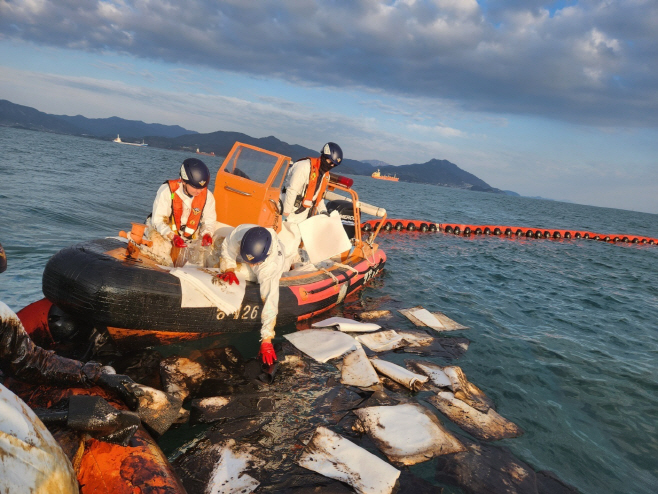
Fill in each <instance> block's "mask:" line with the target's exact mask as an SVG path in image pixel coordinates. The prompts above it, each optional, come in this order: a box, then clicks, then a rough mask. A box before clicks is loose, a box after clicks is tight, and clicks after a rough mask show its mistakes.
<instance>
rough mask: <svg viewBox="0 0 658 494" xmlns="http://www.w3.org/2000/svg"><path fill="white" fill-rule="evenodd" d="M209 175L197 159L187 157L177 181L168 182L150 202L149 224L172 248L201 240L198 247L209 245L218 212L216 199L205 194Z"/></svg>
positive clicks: (206, 168) (201, 162)
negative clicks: (197, 239)
mask: <svg viewBox="0 0 658 494" xmlns="http://www.w3.org/2000/svg"><path fill="white" fill-rule="evenodd" d="M209 182H210V172H209V171H208V167H207V166H206V164H205V163H204V162H203V161H201V160H200V159H197V158H188V159H186V160H185V161H183V164H182V165H181V167H180V177H179V178H178V180H169V181H167V182H165V183H164V184H162V185H161V186H160V188H159V189H158V192H157V194H156V196H155V201H154V202H153V210H152V213H151V225H152V226H153V228H155V230H157V232H158V233H159V234H160V235H162V236H163V237H164V238H165V239H167V240H169V241H171V243H172V244H173V245H174V246H175V247H186V246H187V243H186V242H187V241H189V240H192V239H196V238H201V245H202V246H204V247H206V246H208V245H211V244H212V234H213V233H214V232H215V228H216V223H217V212H216V211H215V198H214V197H213V195H212V194H209V193H208V183H209Z"/></svg>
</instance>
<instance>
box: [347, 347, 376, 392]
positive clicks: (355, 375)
mask: <svg viewBox="0 0 658 494" xmlns="http://www.w3.org/2000/svg"><path fill="white" fill-rule="evenodd" d="M340 382H341V383H343V384H345V385H346V386H358V387H362V388H366V387H368V386H374V385H375V384H379V377H378V376H377V372H376V371H375V369H374V367H373V366H372V364H371V363H370V360H369V359H368V357H367V356H366V353H365V352H364V351H363V347H361V345H359V347H358V348H357V349H356V350H354V351H353V352H352V353H349V354H347V355H345V357H343V365H342V367H341V377H340Z"/></svg>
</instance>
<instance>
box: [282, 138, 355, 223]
mask: <svg viewBox="0 0 658 494" xmlns="http://www.w3.org/2000/svg"><path fill="white" fill-rule="evenodd" d="M341 161H343V151H342V149H341V148H340V146H339V145H338V144H336V143H335V142H328V143H327V144H325V145H324V147H323V148H322V152H321V153H320V157H319V158H303V159H301V160H298V161H295V162H294V163H293V164H292V166H291V167H290V170H289V171H288V175H287V177H286V183H285V187H284V196H283V198H282V202H283V217H284V218H285V219H286V220H287V221H290V222H293V223H300V222H302V221H304V220H305V219H306V218H307V217H308V216H309V215H311V214H310V212H311V208H312V207H313V206H314V205H315V204H316V202H318V197H317V194H318V191H319V189H320V185H321V184H322V181H323V180H324V179H325V176H326V179H329V177H328V175H329V171H330V170H331V169H332V168H334V167H335V166H338V165H340V163H341ZM317 206H318V211H317V212H318V213H322V212H325V211H326V210H327V208H326V207H325V205H324V201H322V200H320V201H319V203H318V204H317Z"/></svg>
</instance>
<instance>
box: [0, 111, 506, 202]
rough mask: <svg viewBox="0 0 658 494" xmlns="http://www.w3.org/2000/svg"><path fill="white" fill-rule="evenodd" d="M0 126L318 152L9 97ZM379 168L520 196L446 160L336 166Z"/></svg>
mask: <svg viewBox="0 0 658 494" xmlns="http://www.w3.org/2000/svg"><path fill="white" fill-rule="evenodd" d="M0 126H4V127H15V128H22V129H29V130H38V131H41V132H53V133H58V134H69V135H78V136H86V137H93V138H97V139H104V140H108V141H111V140H113V139H115V138H116V136H117V135H118V134H120V135H121V139H122V140H123V141H125V142H131V141H132V142H140V141H143V142H145V143H146V144H148V145H149V146H150V147H157V148H162V149H171V150H177V151H190V152H196V151H197V150H198V149H201V150H202V151H203V152H204V153H207V154H210V153H215V155H216V156H226V154H228V152H229V151H230V150H231V147H232V146H233V143H234V142H235V141H240V142H244V143H246V144H252V145H254V146H258V147H261V148H264V149H268V150H270V151H274V152H277V153H281V154H284V155H286V156H290V157H291V158H292V159H293V160H297V159H300V158H304V157H306V156H317V154H318V153H317V150H313V149H309V148H306V147H304V146H300V145H298V144H288V143H287V142H283V141H281V140H279V139H277V138H276V137H274V136H269V137H262V138H256V137H251V136H249V135H247V134H242V133H240V132H227V131H217V132H211V133H207V134H200V133H198V132H195V131H193V130H187V129H185V128H183V127H180V126H178V125H162V124H153V123H145V122H142V121H138V120H125V119H123V118H119V117H111V118H86V117H83V116H82V115H76V116H68V115H51V114H48V113H43V112H41V111H39V110H36V109H34V108H31V107H29V106H22V105H17V104H15V103H12V102H10V101H7V100H0ZM378 168H379V169H380V171H381V173H382V174H383V175H386V174H390V175H392V174H395V175H396V176H397V177H399V179H400V181H401V182H415V183H423V184H430V185H438V186H442V187H453V188H460V189H466V190H472V191H477V192H493V193H498V194H508V195H518V194H516V193H515V192H512V191H503V190H500V189H496V188H494V187H492V186H490V185H489V184H488V183H486V182H485V181H484V180H482V179H480V178H478V177H476V176H475V175H473V174H472V173H469V172H467V171H465V170H462V169H461V168H459V167H458V166H457V165H455V164H454V163H451V162H450V161H448V160H439V159H432V160H430V161H428V162H426V163H414V164H409V165H401V166H393V165H389V164H388V163H385V162H383V161H380V160H375V159H373V160H366V161H357V160H352V159H345V160H344V161H343V163H342V165H341V167H340V170H341V173H347V174H353V175H367V176H370V175H372V173H373V172H374V171H375V170H377V169H378Z"/></svg>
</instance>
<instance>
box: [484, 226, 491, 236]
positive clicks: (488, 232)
mask: <svg viewBox="0 0 658 494" xmlns="http://www.w3.org/2000/svg"><path fill="white" fill-rule="evenodd" d="M484 234H485V235H491V228H489V227H487V228H485V229H484Z"/></svg>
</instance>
